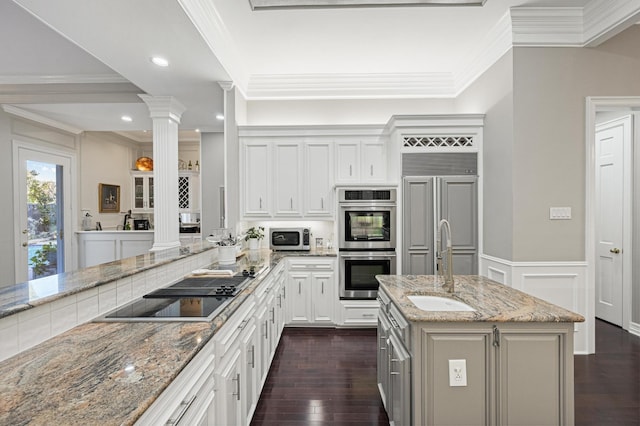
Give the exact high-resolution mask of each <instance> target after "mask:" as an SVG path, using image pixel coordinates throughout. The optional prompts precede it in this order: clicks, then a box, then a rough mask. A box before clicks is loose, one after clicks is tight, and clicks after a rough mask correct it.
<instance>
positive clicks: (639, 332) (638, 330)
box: [629, 322, 640, 337]
mask: <svg viewBox="0 0 640 426" xmlns="http://www.w3.org/2000/svg"><path fill="white" fill-rule="evenodd" d="M629 333H631V334H633V335H634V336H638V337H640V324H639V323H637V322H632V323H629Z"/></svg>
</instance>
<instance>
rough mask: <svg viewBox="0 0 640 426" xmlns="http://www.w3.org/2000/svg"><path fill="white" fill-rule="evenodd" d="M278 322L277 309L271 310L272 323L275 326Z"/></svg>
mask: <svg viewBox="0 0 640 426" xmlns="http://www.w3.org/2000/svg"><path fill="white" fill-rule="evenodd" d="M275 322H276V308H271V323H272V324H275Z"/></svg>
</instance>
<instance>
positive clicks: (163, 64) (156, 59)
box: [151, 56, 169, 67]
mask: <svg viewBox="0 0 640 426" xmlns="http://www.w3.org/2000/svg"><path fill="white" fill-rule="evenodd" d="M151 62H153V63H154V64H156V65H157V66H159V67H168V66H169V61H167V60H166V59H165V58H162V57H160V56H154V57H153V58H151Z"/></svg>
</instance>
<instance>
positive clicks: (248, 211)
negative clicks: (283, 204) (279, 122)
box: [241, 142, 271, 217]
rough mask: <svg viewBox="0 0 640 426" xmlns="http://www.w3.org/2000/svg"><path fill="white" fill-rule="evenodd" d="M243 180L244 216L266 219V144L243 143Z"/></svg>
mask: <svg viewBox="0 0 640 426" xmlns="http://www.w3.org/2000/svg"><path fill="white" fill-rule="evenodd" d="M243 165H244V168H243V174H242V177H243V180H244V182H242V183H241V187H242V188H243V189H244V197H243V198H244V215H245V216H257V217H266V216H269V215H270V211H269V187H270V186H271V149H270V146H269V144H268V143H267V142H245V143H244V162H243Z"/></svg>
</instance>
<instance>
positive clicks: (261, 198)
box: [260, 197, 262, 208]
mask: <svg viewBox="0 0 640 426" xmlns="http://www.w3.org/2000/svg"><path fill="white" fill-rule="evenodd" d="M260 208H262V197H260Z"/></svg>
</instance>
